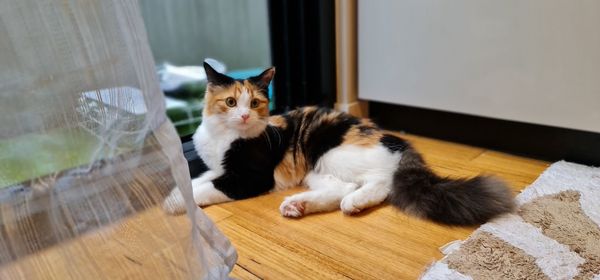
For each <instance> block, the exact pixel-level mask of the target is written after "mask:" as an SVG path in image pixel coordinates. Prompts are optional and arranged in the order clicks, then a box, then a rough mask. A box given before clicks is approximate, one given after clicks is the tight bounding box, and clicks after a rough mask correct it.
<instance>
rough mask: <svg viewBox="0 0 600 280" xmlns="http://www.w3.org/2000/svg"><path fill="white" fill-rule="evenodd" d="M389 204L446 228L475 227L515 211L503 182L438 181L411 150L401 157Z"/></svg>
mask: <svg viewBox="0 0 600 280" xmlns="http://www.w3.org/2000/svg"><path fill="white" fill-rule="evenodd" d="M389 200H390V202H391V203H392V205H394V206H396V207H398V208H400V209H402V210H404V211H406V212H407V213H409V214H413V215H415V216H418V217H422V218H426V219H429V220H432V221H434V222H437V223H441V224H446V225H460V226H467V225H477V224H482V223H485V222H487V221H488V220H490V219H492V218H494V217H496V216H498V215H500V214H504V213H509V212H512V211H513V210H514V208H515V202H514V198H513V196H512V194H511V192H510V190H509V189H508V187H507V186H506V184H505V183H504V182H502V181H501V180H499V179H496V178H494V177H487V176H478V177H474V178H471V179H458V180H456V179H449V178H442V177H440V176H438V175H436V174H435V173H433V171H431V170H430V169H429V168H428V167H427V166H425V163H424V161H423V160H422V158H421V156H420V155H419V154H418V153H417V152H416V151H415V150H413V149H412V148H408V149H407V150H405V151H404V152H403V154H402V159H401V160H400V166H399V168H398V170H397V171H396V173H395V174H394V182H393V187H392V192H391V194H390V197H389Z"/></svg>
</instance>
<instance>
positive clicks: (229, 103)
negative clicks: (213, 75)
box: [225, 97, 236, 107]
mask: <svg viewBox="0 0 600 280" xmlns="http://www.w3.org/2000/svg"><path fill="white" fill-rule="evenodd" d="M235 104H236V102H235V98H233V97H227V99H225V105H227V106H229V107H235Z"/></svg>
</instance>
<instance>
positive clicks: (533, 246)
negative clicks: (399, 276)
mask: <svg viewBox="0 0 600 280" xmlns="http://www.w3.org/2000/svg"><path fill="white" fill-rule="evenodd" d="M517 201H518V204H519V211H518V213H517V214H514V215H513V214H511V215H506V216H504V217H501V218H498V219H495V220H493V221H491V222H489V223H486V224H484V225H482V226H481V227H480V228H479V229H477V230H476V231H475V232H474V233H473V234H472V235H471V236H470V237H469V238H468V239H467V240H466V241H456V242H453V243H450V244H448V245H446V246H445V247H443V248H442V252H444V254H446V256H445V257H444V258H443V259H442V260H440V261H438V262H436V263H434V264H433V265H432V266H431V267H429V268H428V270H427V271H426V272H425V273H424V274H423V276H422V279H425V280H432V279H436V280H437V279H440V280H441V279H444V280H446V279H594V280H600V168H593V167H588V166H584V165H578V164H573V163H568V162H564V161H561V162H557V163H555V164H553V165H552V166H550V167H549V168H548V169H547V170H546V171H544V173H542V175H541V176H540V177H539V178H538V179H537V180H536V181H535V182H534V183H533V184H532V185H531V186H529V187H527V188H526V189H525V190H524V191H523V192H522V193H521V194H520V195H518V196H517Z"/></svg>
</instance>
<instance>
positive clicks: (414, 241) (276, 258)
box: [204, 135, 549, 279]
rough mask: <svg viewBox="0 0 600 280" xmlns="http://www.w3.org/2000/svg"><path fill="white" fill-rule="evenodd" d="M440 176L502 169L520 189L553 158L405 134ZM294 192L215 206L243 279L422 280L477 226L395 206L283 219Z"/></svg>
mask: <svg viewBox="0 0 600 280" xmlns="http://www.w3.org/2000/svg"><path fill="white" fill-rule="evenodd" d="M402 136H403V137H404V138H406V139H408V140H410V141H411V142H412V143H413V144H414V146H415V147H416V148H417V149H418V150H419V151H421V152H422V153H423V155H424V157H425V159H426V161H427V162H428V163H429V164H430V165H431V166H432V167H433V169H434V170H435V171H436V172H438V173H439V174H440V175H445V176H451V177H463V176H474V175H477V174H481V173H484V174H496V175H498V176H500V177H501V178H503V179H505V180H506V181H507V182H508V183H509V184H510V186H511V188H512V189H513V190H514V192H515V194H516V193H518V192H519V191H520V190H522V189H523V188H525V187H526V186H527V185H529V184H530V183H532V182H533V181H534V180H535V179H536V178H537V177H538V176H539V175H540V173H541V172H542V171H543V170H544V169H545V168H546V167H548V165H549V163H547V162H543V161H539V160H532V159H528V158H523V157H518V156H512V155H508V154H504V153H499V152H495V151H490V150H486V149H481V148H476V147H470V146H465V145H459V144H454V143H449V142H444V141H439V140H433V139H428V138H423V137H417V136H412V135H402ZM299 191H302V189H294V190H290V191H286V192H282V193H272V194H268V195H264V196H261V197H258V198H253V199H248V200H243V201H236V202H230V203H225V204H221V205H214V206H210V207H207V208H205V209H204V210H205V212H206V213H207V214H208V215H209V216H210V217H212V218H213V219H214V221H215V222H216V223H217V225H218V227H219V228H220V229H221V230H222V231H223V233H225V235H227V236H228V237H229V238H230V240H231V242H232V243H233V244H234V246H235V247H236V248H237V250H238V254H239V259H238V262H237V265H236V266H235V268H234V270H233V272H232V274H231V275H232V276H233V277H235V278H239V279H415V278H417V277H418V276H419V275H420V274H421V273H422V272H423V270H424V268H425V267H426V266H427V265H428V264H430V263H432V262H433V261H435V260H437V259H439V258H440V257H441V253H440V252H439V251H438V248H439V247H440V246H442V245H444V244H446V243H448V242H450V241H452V240H456V239H465V238H466V237H467V236H468V235H469V234H470V233H471V232H472V231H473V229H474V228H451V227H445V226H440V225H436V224H433V223H431V222H427V221H423V220H419V219H415V218H412V217H409V216H406V215H404V214H403V213H401V212H399V211H397V210H396V209H394V208H392V207H391V206H389V205H383V206H380V207H376V208H374V209H371V210H368V211H366V212H365V213H362V214H360V215H358V216H345V215H343V214H342V213H341V212H340V211H336V212H332V213H324V214H317V215H309V216H307V217H304V218H301V219H297V220H296V219H287V218H283V217H282V216H281V215H280V214H279V212H278V208H279V204H280V203H281V201H282V200H283V198H284V197H285V196H288V195H290V194H292V193H295V192H299Z"/></svg>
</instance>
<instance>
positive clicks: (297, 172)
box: [274, 150, 308, 190]
mask: <svg viewBox="0 0 600 280" xmlns="http://www.w3.org/2000/svg"><path fill="white" fill-rule="evenodd" d="M307 169H308V167H307V165H306V159H305V158H304V155H302V154H301V153H298V154H296V160H294V154H293V152H292V151H291V150H289V151H287V152H286V153H285V156H284V157H283V160H282V161H281V162H280V163H279V165H277V167H276V168H275V173H274V177H275V189H276V190H284V189H288V188H292V187H296V186H299V185H301V184H302V180H303V179H304V176H306V172H308V170H307Z"/></svg>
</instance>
